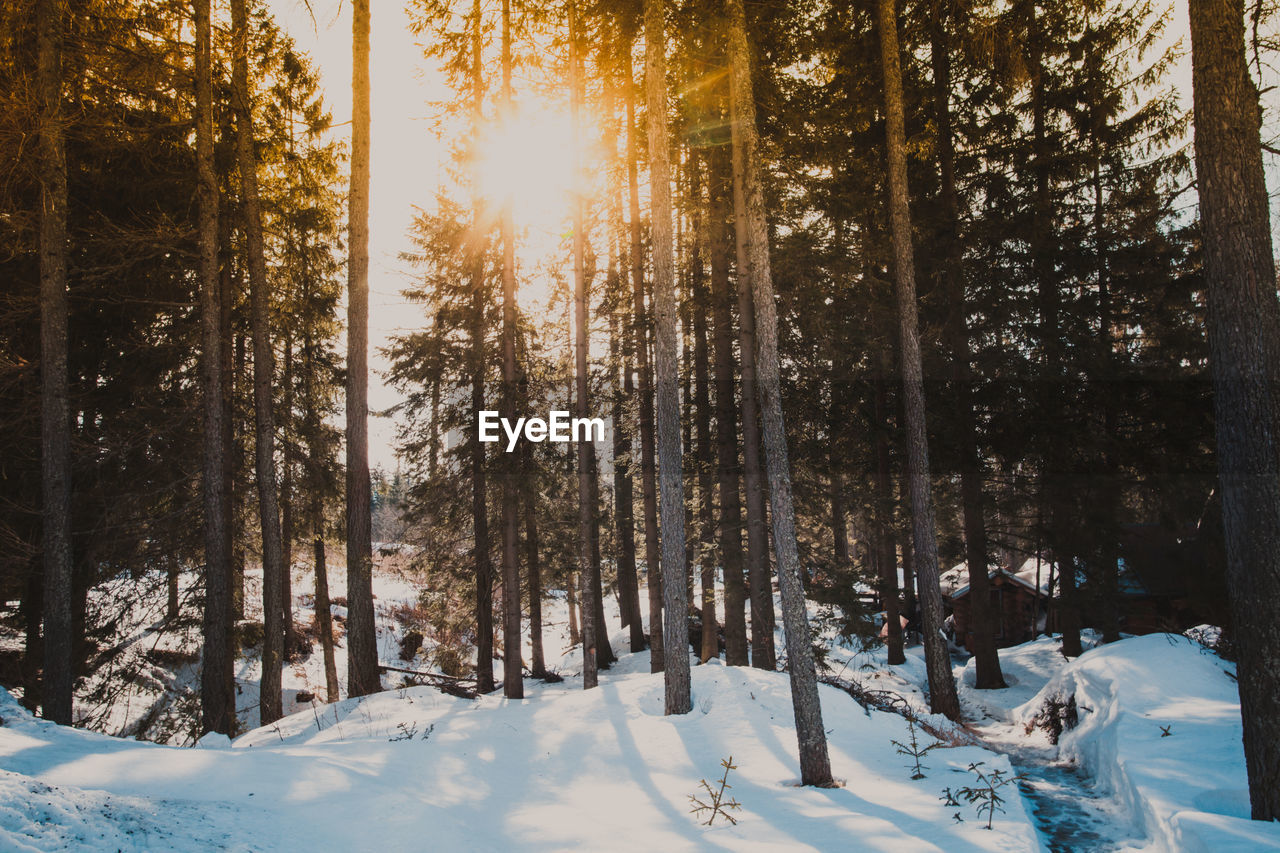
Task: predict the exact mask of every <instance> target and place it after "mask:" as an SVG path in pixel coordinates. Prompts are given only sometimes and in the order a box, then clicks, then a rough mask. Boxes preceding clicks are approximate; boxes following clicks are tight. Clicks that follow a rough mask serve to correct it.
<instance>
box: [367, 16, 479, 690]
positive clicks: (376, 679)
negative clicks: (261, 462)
mask: <svg viewBox="0 0 1280 853" xmlns="http://www.w3.org/2000/svg"><path fill="white" fill-rule="evenodd" d="M351 10H352V20H351V43H352V48H351V101H352V111H351V195H350V201H349V202H348V208H347V255H348V261H347V426H346V431H347V692H348V693H349V694H350V695H352V696H367V695H369V694H370V693H376V692H378V691H379V690H381V689H382V677H381V675H380V674H379V673H378V634H377V629H376V627H375V625H374V616H373V531H372V529H371V528H372V519H371V518H370V513H371V512H372V504H371V494H370V483H369V142H370V121H371V120H370V113H369V0H352V4H351ZM486 553H487V552H486Z"/></svg>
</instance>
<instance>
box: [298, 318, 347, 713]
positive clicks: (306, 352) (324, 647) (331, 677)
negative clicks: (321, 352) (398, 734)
mask: <svg viewBox="0 0 1280 853" xmlns="http://www.w3.org/2000/svg"><path fill="white" fill-rule="evenodd" d="M302 357H303V369H304V370H305V371H306V372H305V373H304V375H303V388H302V394H303V398H304V401H305V405H306V412H305V413H304V415H303V418H304V422H305V423H306V424H307V426H308V430H307V436H308V440H309V445H308V447H307V465H308V466H309V468H310V475H311V476H310V478H309V479H310V482H311V488H312V489H313V490H314V491H313V492H312V494H311V525H312V528H313V532H312V537H311V549H312V555H313V557H314V560H315V622H316V627H317V628H318V629H319V634H320V649H321V653H322V655H323V656H324V683H325V697H326V701H328V702H337V701H338V694H339V686H338V664H337V660H336V658H335V656H334V650H333V612H332V610H331V609H330V601H329V571H328V567H327V566H326V565H325V562H326V559H325V558H326V554H325V544H324V501H323V499H322V498H321V494H320V490H319V488H318V484H319V483H321V482H322V481H323V467H324V459H323V458H322V453H323V452H324V451H323V449H322V446H321V442H320V440H319V436H318V434H317V433H318V430H319V428H320V415H319V413H318V412H317V411H316V409H317V406H316V390H315V380H316V359H315V345H314V343H313V341H312V338H311V332H310V330H309V329H308V330H307V331H305V332H304V333H303V339H302Z"/></svg>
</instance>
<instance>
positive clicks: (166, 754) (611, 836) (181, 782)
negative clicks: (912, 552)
mask: <svg viewBox="0 0 1280 853" xmlns="http://www.w3.org/2000/svg"><path fill="white" fill-rule="evenodd" d="M375 591H376V593H377V595H378V602H379V603H378V608H377V609H378V616H379V623H380V626H379V627H380V647H381V650H382V656H383V657H382V659H383V660H384V662H390V663H393V664H394V665H404V668H407V669H409V668H419V669H422V668H426V667H427V666H428V665H429V664H428V663H427V661H426V660H425V659H424V658H423V657H419V658H417V659H415V660H410V661H402V660H400V659H399V639H400V638H401V637H402V636H403V633H404V632H405V630H406V629H405V626H404V624H403V623H402V622H401V621H400V620H401V619H403V618H404V617H405V615H406V614H407V613H408V612H409V610H410V609H411V608H412V607H413V605H414V603H415V599H416V590H415V589H414V587H413V585H412V584H410V583H409V582H408V581H407V579H405V578H404V577H402V576H399V575H398V574H397V573H396V572H394V571H392V570H387V571H383V572H381V573H380V574H379V576H378V579H377V581H376V586H375ZM340 594H341V591H340V590H336V591H335V595H340ZM306 601H307V597H306V596H299V597H298V599H297V602H298V605H299V617H300V621H304V622H305V621H306V620H307V619H309V613H308V612H307V609H306ZM610 604H611V605H613V602H612V601H611V602H610ZM611 610H612V612H611V613H609V614H608V615H609V618H610V621H611V624H614V625H616V624H617V621H616V605H614V606H613V607H612V608H611ZM338 612H339V613H340V612H341V611H340V610H339V611H338ZM547 612H548V618H547V624H546V626H545V636H546V644H547V654H548V664H549V666H550V667H551V668H552V669H554V670H557V671H558V672H559V674H560V675H562V676H563V677H564V681H562V682H559V683H546V684H544V683H542V682H537V681H532V680H527V681H526V698H525V699H523V700H519V701H507V700H505V699H503V698H502V697H501V695H500V694H492V695H488V696H483V697H481V698H479V699H475V700H470V699H463V698H457V697H454V696H448V695H444V694H442V693H441V692H439V691H438V690H436V689H434V688H432V687H428V686H404V687H399V688H394V686H393V689H391V690H388V691H387V692H384V693H381V694H378V695H376V696H372V697H368V698H365V699H363V700H350V699H346V700H343V701H341V702H338V703H336V704H332V705H324V704H320V703H318V702H317V703H299V702H298V695H299V691H311V692H315V693H317V694H319V695H323V690H322V689H321V688H322V686H323V668H322V665H321V664H319V663H318V661H319V658H320V654H319V649H318V647H317V648H316V649H315V651H314V653H313V654H312V655H311V656H310V657H309V658H306V659H304V660H302V661H300V662H298V663H297V664H294V665H293V666H291V667H290V668H288V670H287V671H286V681H285V684H286V692H287V696H288V697H289V702H288V703H287V705H286V711H288V710H294V711H296V713H293V714H292V715H291V716H288V717H286V718H285V719H283V720H281V721H280V722H278V723H276V724H274V725H271V726H268V727H265V728H253V729H251V730H249V731H247V733H246V734H243V735H241V736H240V737H238V738H236V739H235V740H234V741H229V740H227V739H225V738H219V737H216V736H210V737H208V738H205V739H204V740H202V741H201V742H200V743H199V744H198V745H197V746H196V747H194V748H181V747H175V746H165V745H159V744H154V743H147V742H141V741H138V740H133V739H126V738H122V737H110V736H107V735H104V734H100V733H98V732H92V731H86V730H83V729H67V728H62V727H57V726H52V725H49V724H46V723H44V722H42V721H40V720H37V719H34V718H32V717H31V716H30V715H28V714H27V713H26V712H25V711H24V710H22V708H21V707H20V706H19V705H18V704H17V702H16V701H14V699H13V698H12V697H10V696H9V695H8V694H6V693H3V692H0V719H2V721H3V724H2V725H0V849H4V850H15V851H25V850H116V849H119V850H175V849H181V850H205V849H208V850H213V849H217V850H244V851H249V850H264V851H266V850H295V849H305V848H308V847H310V848H314V849H346V850H423V849H439V850H458V849H470V850H508V849H534V850H560V849H570V848H573V849H610V850H654V849H664V850H695V849H717V848H723V849H733V850H739V849H783V848H785V849H788V850H792V849H801V850H803V849H816V850H828V849H840V848H844V847H848V846H849V845H850V844H851V843H855V844H856V845H857V846H858V847H859V849H867V850H885V851H915V850H920V851H960V853H965V851H986V850H1008V851H1023V850H1040V849H1049V850H1090V851H1093V850H1109V849H1116V850H1121V849H1123V850H1198V849H1203V850H1215V851H1217V850H1230V849H1236V850H1257V849H1275V848H1277V847H1280V833H1275V832H1268V831H1267V830H1269V827H1265V826H1262V825H1258V824H1253V823H1251V822H1249V821H1247V820H1244V819H1243V818H1244V817H1245V816H1247V797H1244V792H1243V787H1244V776H1243V756H1242V755H1241V754H1239V753H1240V746H1239V728H1240V726H1239V710H1238V702H1236V700H1235V699H1234V692H1235V691H1234V684H1233V683H1232V682H1231V679H1230V673H1231V670H1232V667H1231V664H1228V663H1226V662H1224V661H1221V660H1220V659H1219V658H1217V657H1216V656H1213V655H1211V654H1208V653H1206V652H1204V651H1203V650H1202V648H1201V647H1200V646H1199V645H1197V644H1193V643H1191V642H1190V641H1187V640H1185V639H1177V638H1169V637H1167V636H1166V635H1157V636H1155V637H1143V638H1134V639H1130V640H1125V641H1122V642H1121V643H1118V644H1114V645H1112V646H1107V647H1103V648H1098V649H1095V650H1092V651H1090V652H1088V653H1087V654H1086V655H1085V656H1083V657H1081V658H1079V659H1078V660H1077V661H1076V662H1074V663H1071V664H1068V663H1066V662H1065V661H1062V659H1061V657H1060V655H1056V651H1055V650H1054V644H1053V642H1052V641H1050V640H1047V639H1045V640H1040V641H1038V642H1036V643H1032V644H1028V645H1027V646H1023V647H1019V648H1016V649H1010V650H1005V651H1004V652H1003V653H1002V659H1003V661H1004V662H1005V670H1004V671H1005V674H1006V679H1007V680H1008V681H1009V683H1010V687H1009V688H1008V689H1007V690H1002V691H976V690H973V689H972V688H970V687H969V686H968V684H971V683H972V673H971V672H968V671H966V670H964V669H962V668H958V670H957V675H958V676H959V677H960V679H961V695H962V699H963V701H964V702H965V704H966V709H967V711H968V713H969V715H970V717H971V718H972V719H975V720H978V722H977V723H975V724H973V725H972V726H971V727H970V728H969V729H968V730H964V729H957V728H956V727H954V726H950V725H949V724H947V723H946V722H945V721H943V720H940V719H939V718H935V717H929V716H928V715H927V714H926V713H925V696H924V690H923V684H924V670H923V663H922V661H921V660H920V658H919V656H918V654H910V655H909V657H908V662H907V664H906V665H904V666H901V667H893V668H889V667H886V666H884V664H883V660H882V654H883V653H882V652H877V651H870V652H855V651H852V650H849V649H846V648H844V647H842V646H839V645H838V644H837V645H833V647H832V650H831V652H830V655H829V658H828V665H829V667H830V668H831V669H832V670H833V672H834V673H835V674H837V675H838V677H839V680H840V681H841V682H842V683H844V684H845V685H846V686H848V685H854V686H856V687H857V688H859V689H861V690H864V691H866V690H870V691H873V692H875V691H879V692H880V693H881V695H890V694H892V695H894V696H900V697H902V702H903V703H905V705H907V706H909V707H911V708H912V709H913V710H914V711H915V712H916V713H917V714H918V715H919V717H920V719H921V720H922V722H923V724H924V725H925V726H928V727H930V728H932V729H933V730H934V731H936V732H937V733H939V734H941V735H943V737H944V738H945V739H946V740H947V741H948V743H946V744H945V745H944V746H942V747H940V748H937V749H934V750H932V751H930V752H929V753H928V755H926V756H925V757H924V759H923V763H924V765H925V769H924V774H925V776H924V778H922V779H916V780H913V779H911V778H910V777H911V775H912V771H911V770H910V769H909V767H908V765H909V764H910V763H911V760H910V759H909V758H907V757H905V756H903V755H901V754H899V752H898V748H897V747H896V746H895V745H894V743H893V742H894V741H898V742H901V743H906V742H909V740H910V737H911V729H910V727H909V724H908V722H907V720H906V719H904V717H903V716H901V715H899V714H896V713H890V712H885V711H879V710H875V709H864V708H863V707H862V706H860V705H859V704H858V703H857V702H855V701H854V700H853V699H852V698H850V696H849V695H848V694H847V693H845V692H841V691H840V690H837V689H836V688H834V687H828V686H823V687H822V688H821V690H822V702H823V713H824V721H825V724H826V728H827V729H828V734H829V738H830V746H831V757H832V766H833V770H834V772H835V774H836V776H837V777H839V778H840V779H841V781H842V786H841V787H839V788H835V789H830V790H815V789H811V788H802V787H799V786H798V785H797V781H798V780H797V776H798V774H799V771H798V767H797V763H796V743H795V734H794V730H793V727H792V711H791V702H790V690H789V685H788V680H787V676H786V675H785V674H784V673H772V672H762V671H759V670H754V669H740V668H729V667H725V666H723V665H721V664H720V663H719V662H717V661H713V662H711V663H710V664H707V665H703V666H694V667H693V704H694V708H693V711H692V713H691V714H689V715H687V716H683V717H664V716H663V715H662V690H663V684H662V676H661V675H651V674H650V673H649V660H648V653H647V652H640V653H636V654H627V653H625V650H626V643H625V634H623V633H621V632H619V633H616V634H615V635H614V636H613V647H614V649H615V651H617V652H618V653H619V654H620V660H619V662H618V663H617V664H616V665H615V666H614V667H612V668H611V669H610V670H608V671H607V672H604V673H602V675H601V679H600V688H599V689H597V690H593V691H583V690H582V689H581V688H582V684H581V678H580V672H579V671H580V663H581V660H580V655H579V653H578V651H577V650H575V649H572V648H569V643H568V639H567V619H566V615H567V609H566V608H565V607H564V605H563V602H550V603H549V605H548V607H547ZM137 633H138V636H139V638H142V637H144V636H150V635H149V634H148V633H147V632H146V631H143V630H141V629H139V630H138V632H137ZM139 642H142V640H141V639H140V640H139ZM173 642H176V641H173V640H163V641H162V640H158V639H147V640H145V643H147V644H149V648H151V649H152V652H151V657H152V658H156V655H155V653H154V649H155V648H164V647H167V646H168V644H171V643H173ZM430 647H431V641H430V640H428V642H427V648H426V650H425V652H424V653H422V654H423V655H425V656H426V657H429V655H430V651H431V648H430ZM339 651H340V652H341V649H339ZM173 655H177V652H173ZM173 655H171V657H172V656H173ZM1055 658H1056V659H1055ZM159 659H161V660H166V661H167V660H169V658H167V657H165V656H160V658H159ZM344 663H345V661H343V660H342V659H341V656H340V658H339V671H340V672H342V671H344V670H345V666H344ZM695 663H696V662H695ZM183 666H187V664H183ZM255 666H256V662H255V661H254V659H253V658H252V657H249V658H246V659H245V660H243V661H242V662H241V666H240V671H239V672H238V674H237V679H238V686H239V687H240V688H241V696H240V705H241V718H242V720H243V721H244V722H246V723H247V724H250V725H251V724H252V723H256V700H257V697H256V695H255V692H254V690H253V688H254V687H255V686H256V684H255V682H256V671H255ZM153 675H154V676H155V678H156V679H159V680H161V681H163V678H160V677H159V676H158V675H155V674H154V673H153ZM171 677H172V678H173V679H174V683H176V684H178V685H179V686H180V687H182V688H183V689H189V688H190V686H191V685H190V684H189V683H188V682H189V681H190V679H189V674H186V675H184V674H182V673H178V674H176V675H173V676H171ZM966 677H967V678H968V681H967V682H966V680H965V679H966ZM499 678H500V671H499ZM392 684H393V685H394V682H392ZM153 686H154V685H153ZM303 695H304V696H305V693H304V694H303ZM138 696H139V697H141V694H138ZM1063 696H1074V697H1075V698H1076V705H1077V714H1078V716H1079V725H1077V726H1076V727H1075V728H1074V729H1071V730H1069V731H1066V732H1064V733H1063V735H1062V737H1061V739H1060V740H1059V742H1058V744H1057V745H1054V744H1050V743H1049V741H1048V738H1047V736H1046V735H1045V733H1044V732H1043V731H1042V730H1040V729H1036V728H1034V727H1033V728H1032V729H1031V732H1030V734H1028V733H1027V723H1028V722H1029V721H1030V720H1031V719H1032V718H1034V717H1035V716H1036V715H1037V713H1038V712H1039V711H1040V710H1041V709H1042V708H1043V707H1044V706H1045V704H1046V700H1047V699H1048V698H1050V697H1063ZM144 698H145V697H144ZM120 701H121V700H120V699H119V697H118V696H117V697H116V704H117V705H118V704H119V702H120ZM1233 702H1234V703H1235V704H1233ZM125 705H127V706H128V707H127V709H122V708H119V707H116V708H115V709H114V710H113V711H111V713H110V714H103V715H101V716H100V719H102V720H111V721H115V723H116V724H119V725H126V726H127V725H130V723H129V720H130V719H133V720H134V721H135V722H136V721H137V720H139V719H142V718H143V717H150V718H152V719H154V718H156V716H157V714H156V712H155V708H156V706H157V702H155V701H154V700H152V701H142V700H141V698H140V699H139V701H136V702H135V701H127V702H125ZM166 707H170V706H166ZM171 707H173V708H177V707H179V705H173V706H171ZM139 708H142V709H144V710H143V711H142V712H141V713H140V712H139V710H138V709H139ZM165 713H168V712H165ZM174 713H175V714H176V711H174ZM175 719H176V717H175ZM1162 726H1168V727H1169V730H1170V731H1171V732H1172V734H1171V735H1169V736H1162V735H1161V734H1160V732H1161V730H1162V729H1161V727H1162ZM1233 726H1234V728H1232V727H1233ZM1148 729H1149V730H1150V731H1148ZM165 731H168V732H170V733H171V734H175V735H178V734H181V732H182V727H181V726H176V727H172V728H170V729H166V730H165ZM916 733H917V736H918V737H919V738H920V739H921V743H922V744H927V743H932V742H933V738H932V737H931V736H930V735H928V734H926V733H925V731H924V730H923V729H921V728H920V727H917V728H916ZM974 735H977V737H979V738H981V739H983V740H985V741H986V742H987V746H986V747H984V746H980V745H975V744H978V742H979V741H978V740H977V738H975V737H974ZM174 739H175V740H176V741H178V742H181V739H180V738H178V737H175V738H174ZM730 756H732V758H733V763H734V764H735V766H736V769H734V770H733V771H731V772H730V774H729V777H728V782H729V784H730V785H732V788H731V789H730V790H729V791H728V793H727V796H726V799H727V798H728V797H733V798H735V799H736V800H737V801H738V802H739V803H740V804H741V808H740V809H739V810H735V811H731V812H730V815H731V816H732V817H733V818H734V819H735V820H737V821H738V822H737V823H736V824H732V823H729V822H728V821H726V820H725V819H724V818H721V817H717V818H716V820H715V822H714V824H712V825H711V826H706V825H703V823H702V822H700V821H705V818H706V816H705V815H703V816H702V818H701V819H700V818H699V816H697V815H695V814H693V813H691V812H690V808H691V805H692V804H691V801H690V796H698V797H700V798H701V799H703V800H706V799H708V798H707V796H706V792H705V791H704V790H703V789H702V786H701V784H700V783H701V780H703V779H705V780H706V781H707V782H709V783H712V787H713V788H714V787H718V780H719V779H720V777H721V774H722V773H723V770H722V768H721V766H720V762H721V760H722V759H726V758H729V757H730ZM978 762H981V763H982V764H981V769H984V770H987V771H990V770H1001V771H1003V772H1004V773H1005V774H1009V773H1013V772H1021V773H1023V774H1025V775H1027V776H1029V777H1030V778H1029V779H1028V781H1027V782H1026V783H1024V786H1023V790H1022V791H1019V790H1017V789H1016V788H1015V786H1013V785H1009V786H1007V787H1005V788H1003V789H1001V791H1000V794H1001V796H1002V797H1003V798H1004V800H1005V802H1004V803H1003V807H1004V811H1003V812H997V813H996V814H995V815H994V820H993V823H992V827H993V828H992V829H991V830H990V831H988V830H987V829H985V825H986V820H985V816H979V815H978V814H976V813H975V810H974V808H973V806H972V805H970V804H967V803H966V804H964V805H961V806H946V805H944V797H943V792H944V789H951V790H952V791H955V790H957V789H959V788H961V787H964V786H967V785H968V786H974V785H976V781H975V780H976V777H975V776H974V774H973V773H972V772H970V771H969V770H968V768H969V766H970V765H971V764H975V763H978ZM1055 784H1056V785H1057V790H1056V791H1054V790H1052V786H1053V785H1055ZM1242 798H1243V799H1242ZM1242 810H1243V811H1242ZM1063 827H1066V829H1065V831H1064V830H1063Z"/></svg>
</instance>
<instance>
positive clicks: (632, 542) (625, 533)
mask: <svg viewBox="0 0 1280 853" xmlns="http://www.w3.org/2000/svg"><path fill="white" fill-rule="evenodd" d="M610 270H611V271H610V276H611V278H612V284H613V290H614V292H615V293H617V292H618V291H619V290H620V286H619V285H620V282H619V281H618V269H617V265H616V260H615V262H614V263H613V264H612V265H611V267H610ZM617 320H618V317H617V315H616V314H615V315H614V316H613V322H612V323H611V332H612V347H611V349H612V350H613V361H614V364H615V366H616V367H615V370H616V371H617V372H616V373H615V374H614V377H613V381H614V394H613V507H614V511H613V517H614V532H615V535H616V537H617V549H618V554H617V558H616V559H617V567H618V592H619V598H620V599H621V601H620V604H621V610H622V624H623V626H624V627H626V628H628V629H629V630H630V636H629V638H628V639H629V641H630V647H631V651H632V652H639V651H642V650H643V649H644V646H645V640H644V621H643V619H642V617H641V614H640V582H639V580H638V579H637V577H636V517H635V490H634V488H633V486H634V483H633V481H632V477H631V449H632V443H631V436H630V434H629V432H628V431H627V429H625V428H624V426H623V422H624V420H625V419H626V415H625V412H626V401H627V398H628V397H631V396H632V395H633V394H634V393H635V387H634V384H633V383H632V380H631V359H630V357H629V355H627V354H625V352H624V351H625V349H626V344H625V341H624V340H623V334H624V333H623V331H622V329H620V328H619V323H618V322H617ZM619 374H621V375H619Z"/></svg>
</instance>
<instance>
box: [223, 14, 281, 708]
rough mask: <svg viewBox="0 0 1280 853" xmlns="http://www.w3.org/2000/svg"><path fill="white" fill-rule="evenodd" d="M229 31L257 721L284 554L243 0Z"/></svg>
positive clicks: (273, 686) (271, 701)
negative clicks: (249, 346)
mask: <svg viewBox="0 0 1280 853" xmlns="http://www.w3.org/2000/svg"><path fill="white" fill-rule="evenodd" d="M231 28H232V32H233V38H234V50H233V56H232V60H233V63H232V89H233V91H234V98H233V100H234V102H235V108H236V109H235V112H236V160H237V164H238V166H239V169H240V188H241V195H242V200H241V204H242V212H243V215H244V231H245V253H246V255H247V256H248V264H247V266H248V268H249V302H250V320H251V323H252V326H253V415H254V460H255V462H254V467H255V472H254V473H255V479H256V480H257V486H258V518H259V524H260V526H261V530H262V612H263V616H262V625H263V640H262V682H261V685H260V700H259V702H260V713H261V720H262V724H263V725H266V724H268V723H273V722H275V721H276V720H278V719H280V717H281V716H282V715H283V710H282V704H281V703H282V696H281V668H282V666H283V664H284V632H283V630H282V626H281V624H280V623H281V618H280V617H281V615H282V614H283V612H284V604H283V602H282V600H281V594H282V592H283V590H282V589H281V578H282V576H283V572H284V567H283V562H282V561H283V559H284V555H283V553H282V549H281V542H280V505H279V496H278V495H277V493H276V460H275V441H276V437H275V405H274V401H273V400H272V394H271V389H272V382H273V379H274V376H273V374H274V371H275V355H274V353H273V352H272V350H271V328H270V323H271V298H270V294H269V292H268V288H269V287H270V285H269V284H268V283H267V262H266V255H265V251H266V250H265V247H264V245H263V235H262V211H261V207H260V203H259V199H258V164H257V158H256V157H255V156H254V151H253V112H252V109H251V105H252V96H251V94H250V89H249V15H248V10H247V3H246V0H232V3H231Z"/></svg>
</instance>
